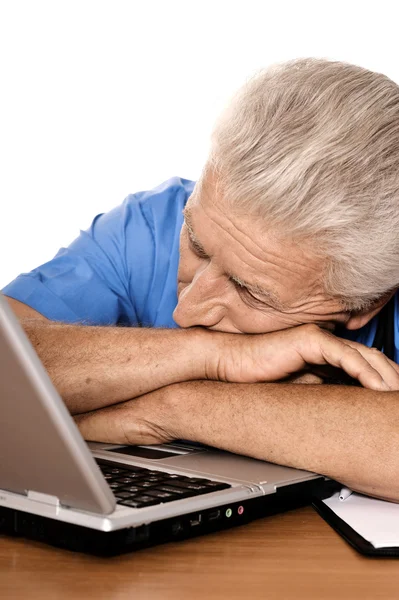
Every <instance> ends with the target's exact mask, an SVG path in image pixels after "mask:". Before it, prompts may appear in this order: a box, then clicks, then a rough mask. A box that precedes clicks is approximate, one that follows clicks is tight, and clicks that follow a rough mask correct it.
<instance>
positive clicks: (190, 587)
mask: <svg viewBox="0 0 399 600" xmlns="http://www.w3.org/2000/svg"><path fill="white" fill-rule="evenodd" d="M398 597H399V560H395V559H382V558H379V559H370V558H365V557H363V556H361V555H360V554H357V553H356V552H355V551H354V550H352V548H351V547H350V546H348V545H347V544H346V543H345V542H344V541H343V540H342V539H341V538H340V537H339V536H338V535H337V534H336V533H335V532H334V531H333V530H332V529H331V528H330V527H329V526H328V525H327V524H326V523H325V522H324V521H323V520H322V519H321V517H319V516H318V515H317V514H316V513H315V512H314V511H313V509H311V508H310V507H306V508H302V509H300V510H296V511H292V512H289V513H285V514H281V515H275V516H273V517H269V518H266V519H262V520H258V521H254V522H252V523H250V524H249V525H245V526H243V527H239V528H236V529H231V530H230V531H224V532H221V533H216V534H212V535H208V536H204V537H199V538H196V539H191V540H187V541H183V542H179V543H173V544H172V543H171V544H166V545H163V546H156V547H154V548H150V549H147V550H142V551H140V552H136V553H131V554H127V555H123V556H120V557H116V558H111V559H99V558H93V557H91V556H87V555H83V554H74V553H72V552H66V551H63V550H58V549H55V548H51V547H48V546H45V545H42V544H37V543H34V542H29V541H26V540H23V539H19V538H18V539H17V538H14V539H12V538H5V537H0V598H2V599H4V600H6V599H7V600H8V599H9V598H10V599H11V598H12V599H13V600H14V599H16V598H18V599H31V598H41V599H43V600H50V599H51V600H63V599H64V598H68V599H75V598H79V599H84V598H96V599H98V600H102V599H104V600H105V599H106V600H125V599H129V600H131V599H134V600H180V599H184V600H196V599H197V598H201V599H206V600H213V599H215V600H216V599H218V600H219V599H221V598H229V599H232V600H235V599H239V598H240V599H245V600H246V599H247V598H248V599H255V600H256V599H258V598H259V599H261V598H262V599H265V598H270V599H273V600H274V599H284V600H289V599H291V598H292V599H295V600H300V599H301V598H318V599H319V598H320V599H321V598H322V599H331V600H346V599H348V600H356V599H357V598H362V600H366V599H370V600H376V599H378V598H384V600H387V599H391V598H392V599H394V598H395V599H397V598H398Z"/></svg>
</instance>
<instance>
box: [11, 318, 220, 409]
mask: <svg viewBox="0 0 399 600" xmlns="http://www.w3.org/2000/svg"><path fill="white" fill-rule="evenodd" d="M21 324H22V325H23V327H24V329H25V332H26V333H27V335H28V337H29V338H30V341H31V343H32V344H33V346H34V348H35V350H36V352H37V354H38V355H39V358H40V359H41V361H42V363H43V364H44V366H45V368H46V370H47V372H48V374H49V375H50V377H51V379H52V381H53V383H54V384H55V386H56V388H57V389H58V391H59V393H60V395H61V396H62V398H63V400H64V402H65V403H66V405H67V407H68V408H69V410H70V411H71V412H72V413H73V414H74V413H80V412H87V411H90V410H93V409H96V408H101V407H104V406H107V405H110V404H114V403H118V402H123V401H125V400H128V399H131V398H135V397H136V396H141V395H143V394H146V393H148V392H150V391H152V390H156V389H158V388H160V387H163V386H166V385H168V384H171V383H175V382H179V381H186V380H190V379H197V378H201V377H204V373H203V361H202V356H201V352H202V351H204V348H205V345H204V344H200V343H199V341H202V339H203V337H204V334H206V333H207V332H202V331H199V330H194V329H193V330H173V329H144V328H143V329H142V328H132V327H88V326H80V325H65V324H61V323H54V322H50V321H43V320H39V319H22V320H21ZM210 335H211V334H210ZM199 336H201V338H199ZM207 339H209V336H208V337H207ZM194 349H195V351H194Z"/></svg>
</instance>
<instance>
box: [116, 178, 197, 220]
mask: <svg viewBox="0 0 399 600" xmlns="http://www.w3.org/2000/svg"><path fill="white" fill-rule="evenodd" d="M194 186H195V181H191V180H189V179H183V178H182V177H171V178H170V179H168V180H167V181H164V182H163V183H161V184H160V185H158V186H156V187H155V188H153V189H151V190H147V191H141V192H136V193H135V194H130V195H129V196H127V198H126V199H125V202H124V204H125V205H126V206H127V207H130V208H131V209H132V210H135V209H139V210H141V211H142V212H143V213H144V216H145V217H150V218H151V219H158V218H162V217H164V218H165V217H167V216H173V215H174V214H175V215H176V214H178V213H179V212H180V211H182V210H183V208H184V206H185V205H186V202H187V200H188V198H189V197H190V195H191V194H192V192H193V189H194Z"/></svg>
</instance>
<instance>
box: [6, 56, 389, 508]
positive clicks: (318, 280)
mask: <svg viewBox="0 0 399 600" xmlns="http://www.w3.org/2000/svg"><path fill="white" fill-rule="evenodd" d="M398 229H399V87H398V86H397V85H396V84H395V83H394V82H392V81H391V80H389V79H388V78H387V77H385V76H383V75H381V74H378V73H373V72H370V71H368V70H366V69H363V68H360V67H357V66H353V65H349V64H345V63H340V62H332V61H331V62H330V61H326V60H316V59H301V60H297V61H291V62H289V63H285V64H282V65H278V66H275V67H272V68H271V69H268V70H266V71H264V72H262V73H260V74H259V75H258V76H257V77H255V78H254V79H253V80H251V81H249V82H248V83H247V84H246V85H245V86H244V87H243V88H242V89H241V90H240V91H239V92H238V94H237V95H236V96H235V98H234V99H233V101H232V103H231V105H230V106H229V107H228V109H227V110H226V111H225V113H224V114H223V115H222V117H221V118H220V120H219V121H218V122H217V124H216V127H215V130H214V134H213V138H212V148H211V154H210V157H209V160H208V161H207V164H206V166H205V168H204V170H203V173H202V176H201V178H200V180H199V181H198V182H197V184H196V185H194V183H193V182H190V181H187V180H184V179H180V178H173V179H171V180H169V181H167V182H166V183H164V184H163V185H161V186H159V187H157V188H155V189H154V190H152V191H149V192H139V193H137V194H134V195H131V196H129V197H128V198H127V199H126V200H125V201H124V203H123V204H122V205H121V206H120V207H118V208H116V209H114V210H112V211H111V212H110V213H108V214H105V215H99V216H97V217H96V218H95V219H94V221H93V223H92V225H91V227H90V229H89V230H88V231H85V232H82V233H81V235H80V237H79V238H77V239H76V240H75V241H74V242H73V243H72V244H71V245H70V246H69V248H66V249H65V248H63V249H61V250H60V251H59V253H58V254H57V256H56V257H55V258H54V259H53V260H51V261H50V262H49V263H47V264H45V265H43V266H41V267H39V268H38V269H35V270H34V271H33V272H32V273H29V274H23V275H20V276H19V277H18V278H17V279H16V280H15V281H14V282H12V283H11V284H9V285H8V286H7V287H6V288H5V289H4V290H3V291H4V293H5V294H6V295H7V296H8V297H9V301H10V303H11V306H12V307H13V309H14V311H15V312H16V314H17V315H18V317H19V318H20V319H21V322H22V324H23V326H24V327H25V330H26V332H27V333H28V335H29V337H30V339H31V341H32V343H33V345H34V347H35V348H36V350H37V352H38V354H39V356H40V357H41V359H42V361H43V363H44V365H45V367H46V368H47V370H48V372H49V374H50V376H51V377H52V380H53V381H54V383H55V385H56V386H57V388H58V390H59V392H60V393H61V395H62V397H63V399H64V401H65V403H66V405H67V406H68V408H69V410H70V411H71V412H72V414H74V415H75V419H76V421H77V423H78V425H79V427H80V429H81V431H82V433H83V435H84V436H85V437H86V439H89V440H103V441H112V442H118V443H119V442H122V443H131V444H138V443H146V444H148V443H160V442H164V441H168V440H172V439H175V438H183V439H186V440H193V441H198V442H203V443H205V444H209V445H213V446H216V447H219V448H222V449H225V450H229V451H232V452H237V453H242V454H247V455H250V456H253V457H256V458H259V459H264V460H269V461H272V462H276V463H280V464H283V465H288V466H293V467H299V468H302V469H309V470H312V471H316V472H319V473H323V474H326V475H328V476H330V477H332V478H334V479H337V480H339V481H341V482H342V483H344V484H346V485H348V486H349V487H351V488H353V489H355V490H357V491H361V492H364V493H367V494H370V495H374V496H377V497H381V498H386V499H391V500H394V501H399V483H398V482H399V453H398V447H399V392H398V390H399V367H398V366H397V365H396V363H395V362H394V361H392V360H390V359H388V358H387V357H386V356H384V354H382V353H381V352H379V351H378V350H375V349H371V348H369V347H368V346H371V344H372V342H373V338H374V335H375V331H376V324H377V321H378V316H377V315H378V313H380V311H381V309H382V308H383V307H384V306H385V305H386V304H387V302H388V301H390V302H396V296H395V292H396V289H397V288H398V287H399V260H398V258H399V237H398V235H397V231H398ZM395 314H396V308H395ZM115 325H122V326H123V327H122V326H119V327H115ZM126 326H130V327H126ZM332 331H335V333H336V335H334V334H333V333H332ZM395 334H396V327H395ZM395 360H398V356H397V355H396V357H395ZM323 365H324V366H325V365H329V366H332V367H335V368H339V369H341V372H342V371H344V372H345V373H346V374H347V375H349V376H350V377H351V378H354V379H356V380H357V381H358V383H359V384H360V386H359V387H354V386H342V385H341V386H338V385H328V386H327V385H324V386H323V387H320V386H318V385H291V384H289V382H290V381H292V379H293V380H294V381H297V382H298V381H304V380H303V378H301V375H302V377H303V373H305V378H306V373H307V374H308V375H307V376H308V377H309V373H310V374H311V373H312V372H315V370H316V372H318V373H319V374H320V368H323ZM310 377H311V378H312V377H314V375H310ZM308 381H309V380H308ZM311 381H314V380H312V379H311ZM277 382H278V383H277Z"/></svg>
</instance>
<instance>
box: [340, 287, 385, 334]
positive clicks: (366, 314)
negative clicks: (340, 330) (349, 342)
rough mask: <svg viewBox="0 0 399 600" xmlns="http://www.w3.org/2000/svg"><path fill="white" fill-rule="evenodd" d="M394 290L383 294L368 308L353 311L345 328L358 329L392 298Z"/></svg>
mask: <svg viewBox="0 0 399 600" xmlns="http://www.w3.org/2000/svg"><path fill="white" fill-rule="evenodd" d="M396 291H397V289H395V290H393V291H391V292H389V293H388V294H384V296H382V297H381V298H379V299H378V300H376V301H375V303H374V304H372V305H371V306H369V307H368V308H365V309H364V310H359V311H356V312H355V311H354V312H353V313H352V314H351V316H350V317H349V319H348V321H347V322H346V324H345V327H346V329H350V330H353V329H360V328H361V327H363V326H364V325H366V324H367V323H368V322H369V321H371V319H372V318H373V317H375V316H376V315H378V313H379V312H380V310H381V309H382V308H383V306H385V304H386V303H387V302H388V301H389V300H390V299H391V298H392V296H393V295H394V294H395V293H396Z"/></svg>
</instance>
